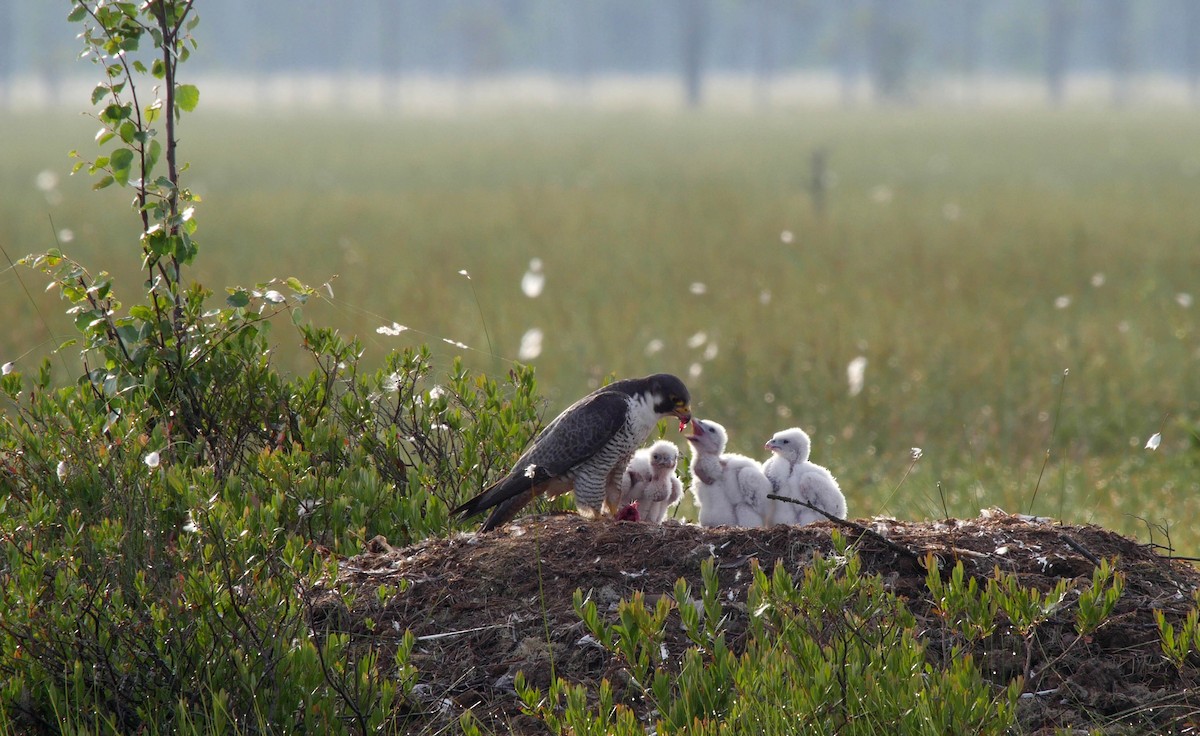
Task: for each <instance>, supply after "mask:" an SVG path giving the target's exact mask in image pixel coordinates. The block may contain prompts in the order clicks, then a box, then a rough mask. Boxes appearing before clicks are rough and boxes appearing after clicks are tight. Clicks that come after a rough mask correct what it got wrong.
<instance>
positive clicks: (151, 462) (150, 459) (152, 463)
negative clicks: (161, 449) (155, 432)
mask: <svg viewBox="0 0 1200 736" xmlns="http://www.w3.org/2000/svg"><path fill="white" fill-rule="evenodd" d="M142 462H144V463H146V467H147V468H150V469H151V470H153V469H154V468H157V467H158V466H159V464H160V463H161V462H162V457H161V456H160V455H159V454H158V453H157V452H151V453H149V454H148V455H146V457H144V458H142Z"/></svg>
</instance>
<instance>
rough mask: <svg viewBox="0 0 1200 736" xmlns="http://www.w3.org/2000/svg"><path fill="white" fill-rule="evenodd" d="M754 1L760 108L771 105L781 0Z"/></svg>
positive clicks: (756, 72)
mask: <svg viewBox="0 0 1200 736" xmlns="http://www.w3.org/2000/svg"><path fill="white" fill-rule="evenodd" d="M753 3H754V11H753V12H754V21H753V22H754V41H755V43H754V51H755V53H754V97H755V103H756V104H757V105H758V107H760V108H764V109H765V108H766V107H767V106H769V105H770V89H771V80H772V79H773V78H774V76H775V65H776V63H777V61H776V58H775V24H776V23H777V22H778V18H779V11H780V0H753Z"/></svg>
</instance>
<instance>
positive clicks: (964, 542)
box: [310, 514, 1200, 733]
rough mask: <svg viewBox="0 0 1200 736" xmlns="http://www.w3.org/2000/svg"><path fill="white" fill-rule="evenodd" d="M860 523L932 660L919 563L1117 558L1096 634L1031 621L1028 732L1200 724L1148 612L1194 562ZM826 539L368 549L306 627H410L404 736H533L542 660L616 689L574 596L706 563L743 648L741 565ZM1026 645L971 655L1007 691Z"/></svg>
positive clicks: (1065, 565) (1197, 699)
mask: <svg viewBox="0 0 1200 736" xmlns="http://www.w3.org/2000/svg"><path fill="white" fill-rule="evenodd" d="M868 524H869V526H868V527H864V528H869V530H870V531H869V532H867V533H863V532H862V531H855V530H853V529H849V528H846V529H843V532H844V533H845V534H846V536H847V537H848V538H849V539H850V540H851V541H852V542H853V543H854V544H853V546H854V548H855V549H856V550H857V551H858V553H859V555H860V557H861V559H862V563H863V570H864V572H868V573H877V574H879V575H881V576H882V577H883V578H884V580H885V584H886V586H887V587H888V589H890V590H891V591H893V592H894V593H896V594H897V595H899V596H902V597H903V598H906V599H907V601H908V605H909V607H910V609H911V610H912V611H913V613H914V614H915V615H916V616H917V620H918V625H919V627H920V630H921V631H922V632H923V637H922V638H923V640H924V641H925V643H926V647H927V656H928V657H929V658H930V660H931V661H935V662H937V661H940V658H942V657H943V656H945V655H946V652H944V651H943V648H942V644H941V643H942V642H943V641H945V639H944V637H943V636H941V633H942V627H943V623H942V620H941V619H940V618H938V617H937V616H935V615H933V613H932V612H931V610H930V609H931V604H930V601H929V600H928V594H929V591H928V589H927V588H926V584H925V578H926V572H925V569H924V567H923V564H922V560H923V558H924V555H925V554H926V553H930V552H932V553H934V554H936V555H937V556H938V557H939V558H941V559H942V560H943V561H944V562H947V563H949V565H951V566H952V565H953V564H954V562H955V561H961V562H962V563H963V565H964V567H965V571H966V573H967V574H968V575H974V576H977V577H980V578H986V577H988V576H991V575H992V574H993V571H994V569H995V568H997V567H998V568H999V569H1000V570H1001V571H1003V572H1005V573H1011V574H1015V575H1016V576H1017V577H1018V579H1019V581H1020V582H1021V584H1022V585H1025V586H1033V587H1037V588H1039V589H1042V590H1049V589H1050V588H1052V587H1053V586H1054V585H1055V584H1056V583H1057V582H1058V581H1059V580H1060V579H1064V578H1066V579H1072V580H1078V582H1079V585H1080V587H1086V586H1087V585H1089V584H1090V579H1091V575H1092V571H1093V569H1094V567H1095V563H1096V562H1097V561H1098V560H1100V559H1102V558H1114V557H1115V558H1117V559H1118V563H1117V569H1118V570H1119V571H1121V572H1122V573H1124V574H1125V576H1126V587H1125V593H1124V596H1123V597H1122V599H1121V601H1120V602H1119V603H1118V605H1117V607H1116V610H1115V612H1114V614H1113V615H1112V616H1111V618H1110V619H1109V620H1108V621H1107V623H1105V624H1104V625H1103V626H1101V627H1100V629H1099V630H1098V631H1097V632H1096V633H1095V634H1094V635H1093V636H1092V637H1090V639H1089V640H1087V641H1082V640H1078V637H1077V636H1076V633H1075V628H1074V611H1075V607H1074V606H1073V605H1068V606H1065V607H1064V608H1063V609H1062V610H1060V611H1059V612H1058V613H1057V614H1055V616H1054V617H1053V618H1052V619H1051V620H1050V621H1048V622H1047V623H1045V624H1043V625H1042V626H1041V627H1039V628H1038V630H1037V636H1036V639H1035V643H1034V647H1033V649H1034V653H1033V658H1032V667H1031V671H1032V672H1033V673H1034V675H1035V676H1034V681H1033V682H1027V683H1026V693H1027V695H1026V696H1025V697H1023V698H1022V700H1021V705H1020V721H1021V725H1022V729H1023V730H1025V731H1026V732H1038V731H1041V730H1043V729H1051V728H1054V727H1060V726H1071V725H1075V726H1083V725H1089V724H1093V725H1094V724H1105V725H1107V726H1109V727H1113V728H1116V729H1118V730H1120V729H1125V728H1132V729H1134V730H1135V731H1138V730H1141V731H1143V732H1145V730H1146V729H1147V728H1150V729H1151V730H1155V731H1161V729H1163V728H1169V727H1175V728H1178V727H1180V725H1181V724H1190V723H1195V722H1197V721H1200V717H1197V715H1196V714H1200V695H1197V694H1196V693H1195V692H1194V691H1193V690H1192V687H1193V685H1194V684H1195V683H1196V682H1197V681H1198V680H1200V668H1198V667H1197V666H1196V663H1195V662H1190V663H1189V664H1188V665H1187V666H1185V667H1184V668H1183V670H1182V671H1179V670H1177V669H1176V668H1175V667H1174V666H1173V665H1171V664H1170V663H1168V662H1167V661H1166V660H1165V659H1164V657H1163V655H1162V652H1161V648H1160V644H1159V634H1158V630H1157V627H1156V625H1155V621H1154V615H1153V609H1162V610H1163V611H1164V613H1165V614H1166V615H1167V618H1168V620H1171V621H1178V620H1179V619H1182V618H1183V617H1184V616H1185V615H1186V613H1187V611H1188V610H1189V608H1190V607H1191V604H1192V594H1193V591H1194V590H1196V588H1197V587H1198V586H1200V574H1198V573H1197V571H1196V570H1195V569H1194V568H1193V567H1192V566H1191V565H1190V564H1187V563H1185V562H1182V561H1179V560H1172V559H1168V558H1165V557H1162V556H1160V555H1158V554H1157V553H1156V552H1155V550H1154V549H1153V548H1151V547H1149V546H1147V545H1142V544H1139V543H1137V542H1135V541H1133V540H1130V539H1128V538H1126V537H1122V536H1119V535H1117V534H1114V533H1112V532H1109V531H1106V530H1104V529H1101V528H1099V527H1095V526H1085V527H1077V526H1060V525H1056V524H1052V523H1046V522H1042V521H1037V520H1028V519H1024V518H1021V517H1015V516H1007V515H1001V514H994V515H991V516H990V517H986V518H979V519H972V520H954V519H951V520H946V521H931V522H901V521H894V520H876V521H873V522H868ZM833 529H834V527H833V526H832V525H830V524H815V525H810V526H806V527H784V526H778V527H774V528H770V529H725V528H721V529H704V528H700V527H697V526H692V525H681V524H678V523H673V522H669V523H667V524H665V525H663V526H653V525H647V524H640V523H629V522H620V523H615V522H607V521H606V522H589V521H584V520H581V519H580V518H578V517H576V516H573V515H556V516H547V517H529V518H524V519H521V520H519V521H518V522H516V523H513V524H510V525H508V526H507V527H505V528H503V529H501V530H498V531H496V532H493V533H489V534H479V535H459V536H456V537H453V538H448V539H447V538H442V539H429V540H426V541H424V542H422V543H420V544H417V545H414V546H412V547H409V548H406V549H396V548H392V547H390V546H388V545H387V543H386V541H384V540H383V539H382V538H376V539H375V540H372V542H371V543H370V544H369V545H368V549H367V550H365V551H364V552H363V554H361V555H359V556H357V557H353V558H350V559H348V560H344V561H343V562H342V565H341V568H340V575H339V583H340V584H341V586H340V587H341V588H342V590H343V591H345V590H348V591H349V595H342V596H339V595H337V594H335V593H333V592H331V591H330V590H321V589H319V590H315V591H312V595H311V596H310V601H311V602H312V603H313V611H314V626H315V627H316V628H318V629H320V628H322V627H327V626H334V627H336V628H339V629H345V630H348V631H350V632H351V633H352V634H354V635H356V636H357V637H361V638H359V639H358V641H360V642H362V643H364V644H367V643H369V644H371V645H374V646H382V647H383V648H384V649H385V650H386V649H387V648H388V647H389V646H394V642H395V641H396V640H397V639H398V637H399V636H400V634H402V633H403V631H404V630H405V629H411V630H412V631H413V633H414V634H415V635H416V636H417V637H418V638H419V639H418V643H417V645H416V648H415V649H414V652H413V656H412V664H414V665H415V666H416V667H417V669H418V670H419V672H420V685H418V688H417V691H416V694H417V695H418V696H419V698H420V700H421V702H422V704H423V706H424V707H425V709H424V710H423V712H419V713H414V714H412V717H413V718H414V719H415V720H414V721H412V722H410V729H412V730H414V731H418V732H419V731H422V730H424V729H425V728H428V730H430V731H433V730H436V728H437V726H438V724H447V723H449V722H451V721H453V720H455V719H457V717H458V715H459V714H460V713H461V712H462V710H464V709H466V708H472V709H473V710H474V712H475V714H476V715H477V716H479V717H480V718H481V719H482V720H483V721H484V723H486V724H489V725H490V726H491V727H493V728H495V729H497V730H498V731H500V732H505V731H509V730H511V731H512V732H515V733H522V732H527V733H541V732H544V728H543V727H541V726H540V724H538V723H536V722H534V721H533V720H532V719H530V718H528V717H526V716H523V715H521V713H520V711H519V708H518V703H517V699H516V696H515V694H514V692H513V690H512V677H513V675H514V674H515V673H516V672H517V671H518V670H523V671H524V672H525V675H526V677H527V678H528V679H529V680H530V681H532V682H533V683H535V684H538V685H539V686H541V687H542V688H545V687H546V685H547V684H548V682H549V677H550V671H551V662H553V666H554V668H555V671H556V672H557V674H558V675H559V676H562V677H565V678H566V679H567V680H569V681H572V682H583V683H589V682H590V683H597V682H598V681H599V680H600V678H601V677H608V678H609V679H610V680H613V681H615V682H620V681H621V678H620V675H619V664H618V662H617V661H616V660H615V659H614V658H613V657H612V656H610V655H609V654H608V653H607V652H605V651H604V650H603V649H601V648H599V647H598V646H595V645H590V644H588V643H586V641H587V640H584V639H583V637H584V634H586V633H587V632H586V630H585V629H584V626H583V624H582V622H581V621H580V620H579V617H578V616H577V615H576V614H575V612H574V610H573V609H572V603H571V601H572V594H573V593H574V591H575V590H576V589H582V590H583V591H584V593H585V594H587V595H589V596H590V597H591V598H592V599H593V600H595V601H596V602H597V604H598V605H599V607H600V610H601V611H602V612H603V611H605V610H606V609H611V610H612V611H615V604H616V602H617V601H618V600H620V599H622V598H628V597H630V596H631V595H632V594H633V593H634V592H635V591H642V592H644V593H645V594H646V597H647V599H648V600H649V601H651V602H653V601H654V600H655V599H656V598H657V597H659V596H662V595H670V593H671V591H672V587H673V586H674V584H675V581H676V580H677V579H679V578H681V577H682V578H685V579H686V580H688V582H689V583H690V584H691V585H692V587H693V589H698V588H699V587H700V565H701V561H702V560H704V559H706V558H709V557H713V558H715V562H716V564H717V568H718V572H719V576H720V580H721V586H722V591H723V594H724V595H725V596H727V597H726V601H727V604H726V611H727V613H728V614H729V621H728V626H727V631H728V638H729V641H730V642H731V644H732V645H733V646H734V647H735V649H736V648H738V647H740V646H741V644H742V639H743V636H744V632H745V629H746V611H745V608H744V605H740V604H744V602H745V600H746V590H747V588H748V587H749V585H750V580H751V577H752V576H751V575H750V570H751V567H750V565H751V560H755V559H756V560H757V561H758V564H760V565H762V566H763V568H764V569H766V570H768V571H769V570H770V569H772V568H773V567H774V565H775V564H776V562H781V563H782V564H783V565H784V566H785V567H786V569H787V570H788V571H789V572H792V573H793V574H797V575H798V574H799V573H800V572H801V569H802V568H803V566H804V565H806V564H807V563H808V562H809V560H811V558H812V557H813V555H814V554H817V553H822V554H828V553H830V552H831V551H832V549H833V547H832V544H831V532H832V530H833ZM539 557H540V564H539V561H538V560H539ZM384 584H386V585H390V586H397V587H399V586H402V585H407V586H408V587H407V588H406V589H405V590H403V591H402V592H400V593H396V594H394V595H391V596H389V597H386V598H385V600H384V601H383V602H381V601H380V597H379V596H378V595H376V591H377V589H378V588H379V586H381V585H384ZM1074 600H1075V594H1068V598H1067V603H1068V604H1070V603H1073V602H1074ZM368 619H370V620H372V621H373V622H374V631H373V632H372V631H371V630H370V629H369V628H368V624H366V623H365V622H366V621H367V620H368ZM671 629H672V632H673V633H670V634H669V635H668V647H669V649H670V654H671V656H672V658H673V659H677V657H678V655H680V654H681V653H682V652H683V651H684V650H685V649H686V648H687V646H688V643H687V641H686V639H684V638H683V635H682V633H681V632H678V631H677V627H671ZM381 632H382V633H381ZM672 637H673V638H672ZM1025 651H1026V649H1025V646H1024V642H1023V641H1022V640H1021V639H1020V638H1019V637H1018V636H1017V635H1016V634H1015V633H1014V632H1012V631H1011V630H1008V629H1006V627H1003V626H1002V627H1000V629H999V630H998V631H997V633H996V634H994V635H992V636H991V637H989V638H988V639H986V640H984V642H983V644H982V645H980V646H979V647H978V648H977V649H976V650H975V652H974V653H975V659H976V661H977V662H979V663H980V665H981V667H982V668H983V671H984V675H985V677H987V678H988V679H991V680H993V681H995V682H997V683H1000V684H1003V683H1007V682H1008V681H1009V680H1010V679H1011V678H1013V677H1016V676H1018V675H1019V674H1021V672H1022V670H1023V669H1024V666H1025ZM1047 732H1048V731H1047Z"/></svg>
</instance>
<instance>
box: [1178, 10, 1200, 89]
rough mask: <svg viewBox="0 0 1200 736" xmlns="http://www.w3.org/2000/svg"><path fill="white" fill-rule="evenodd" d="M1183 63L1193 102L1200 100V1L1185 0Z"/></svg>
mask: <svg viewBox="0 0 1200 736" xmlns="http://www.w3.org/2000/svg"><path fill="white" fill-rule="evenodd" d="M1182 4H1183V63H1184V74H1185V75H1186V77H1187V82H1188V90H1189V91H1190V92H1191V95H1192V102H1193V103H1195V102H1200V3H1197V2H1196V1H1195V0H1183V3H1182Z"/></svg>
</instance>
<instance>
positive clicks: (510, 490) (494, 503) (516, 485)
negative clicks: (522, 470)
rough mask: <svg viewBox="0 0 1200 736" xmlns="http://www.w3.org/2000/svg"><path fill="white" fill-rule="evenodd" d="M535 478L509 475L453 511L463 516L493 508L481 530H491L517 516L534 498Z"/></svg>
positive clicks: (473, 514)
mask: <svg viewBox="0 0 1200 736" xmlns="http://www.w3.org/2000/svg"><path fill="white" fill-rule="evenodd" d="M533 483H534V481H533V479H532V478H528V477H526V476H525V475H523V474H522V475H520V476H517V477H513V476H508V477H506V478H504V479H502V480H500V481H497V482H496V483H493V484H492V485H490V486H488V487H487V488H485V489H484V490H483V491H482V492H481V493H480V494H479V495H477V496H475V497H474V498H471V499H470V500H468V501H467V502H466V503H464V504H462V505H461V506H459V507H458V508H456V509H454V511H452V512H451V513H453V514H458V515H460V516H462V517H463V518H467V517H471V516H475V515H476V514H482V513H483V512H484V511H487V510H488V509H491V510H492V513H491V515H490V516H488V518H487V521H485V522H483V526H482V527H481V529H480V530H481V531H485V532H486V531H491V530H492V529H495V528H496V527H498V526H500V525H501V524H503V523H504V522H506V521H508V520H509V519H511V518H512V517H514V516H516V514H517V512H518V511H520V510H521V509H522V508H523V507H524V506H525V504H527V503H529V502H530V501H532V500H533V495H534V494H533Z"/></svg>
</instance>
